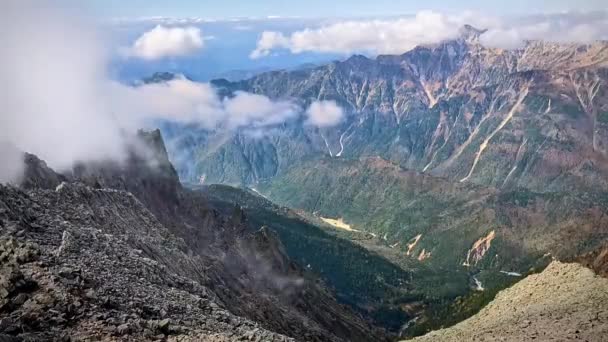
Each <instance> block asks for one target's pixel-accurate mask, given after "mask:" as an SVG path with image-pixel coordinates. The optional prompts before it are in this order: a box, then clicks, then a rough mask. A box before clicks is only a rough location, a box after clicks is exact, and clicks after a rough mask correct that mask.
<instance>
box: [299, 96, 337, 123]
mask: <svg viewBox="0 0 608 342" xmlns="http://www.w3.org/2000/svg"><path fill="white" fill-rule="evenodd" d="M306 115H307V116H308V119H307V123H308V124H310V125H313V126H317V127H331V126H335V125H337V124H339V123H340V122H341V121H342V119H343V118H344V110H342V108H341V107H340V106H338V104H337V103H336V102H335V101H315V102H313V103H312V104H311V105H310V107H308V110H307V111H306Z"/></svg>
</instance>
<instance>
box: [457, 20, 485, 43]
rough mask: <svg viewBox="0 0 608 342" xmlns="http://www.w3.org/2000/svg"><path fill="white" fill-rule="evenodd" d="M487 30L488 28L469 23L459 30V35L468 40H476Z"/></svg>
mask: <svg viewBox="0 0 608 342" xmlns="http://www.w3.org/2000/svg"><path fill="white" fill-rule="evenodd" d="M487 31H488V30H487V29H478V28H476V27H473V26H471V25H469V24H465V25H464V26H462V27H461V28H460V30H459V37H460V39H462V40H465V41H467V42H476V41H478V40H479V37H480V36H481V35H482V34H484V33H485V32H487Z"/></svg>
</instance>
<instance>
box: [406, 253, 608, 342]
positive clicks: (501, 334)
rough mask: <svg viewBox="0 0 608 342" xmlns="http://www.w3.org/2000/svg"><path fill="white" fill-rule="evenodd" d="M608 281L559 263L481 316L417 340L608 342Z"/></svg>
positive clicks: (507, 294)
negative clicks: (607, 340)
mask: <svg viewBox="0 0 608 342" xmlns="http://www.w3.org/2000/svg"><path fill="white" fill-rule="evenodd" d="M607 338H608V279H606V278H602V277H600V276H598V275H596V274H595V273H594V272H593V271H591V270H590V269H588V268H586V267H584V266H581V265H579V264H576V263H572V264H567V263H561V262H557V261H554V262H553V263H551V264H550V265H549V266H548V267H547V268H546V269H545V270H544V271H543V272H542V273H539V274H535V275H531V276H529V277H527V278H526V279H524V280H522V281H521V282H519V283H517V284H515V285H514V286H513V287H511V288H509V289H506V290H504V291H502V292H500V293H499V294H498V295H497V296H496V298H495V299H494V300H493V301H492V302H491V303H490V304H488V306H486V307H485V308H484V309H483V310H481V311H480V312H479V313H478V314H477V315H475V316H473V317H471V318H469V319H467V320H466V321H463V322H461V323H459V324H457V325H455V326H453V327H451V328H448V329H442V330H438V331H434V332H431V333H429V334H427V335H425V336H422V337H419V338H415V339H413V341H417V342H425V341H446V342H450V341H458V342H461V341H513V342H515V341H533V340H534V341H598V342H600V341H606V339H607Z"/></svg>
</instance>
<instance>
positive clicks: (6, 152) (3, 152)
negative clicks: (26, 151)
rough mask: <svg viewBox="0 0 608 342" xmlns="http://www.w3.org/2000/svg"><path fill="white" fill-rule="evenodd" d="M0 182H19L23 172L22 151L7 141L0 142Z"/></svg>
mask: <svg viewBox="0 0 608 342" xmlns="http://www.w3.org/2000/svg"><path fill="white" fill-rule="evenodd" d="M0 157H2V163H0V183H6V182H19V179H20V178H21V175H22V174H23V168H24V164H23V153H22V152H21V151H19V150H18V149H17V148H16V147H15V146H13V145H12V144H9V143H7V142H0Z"/></svg>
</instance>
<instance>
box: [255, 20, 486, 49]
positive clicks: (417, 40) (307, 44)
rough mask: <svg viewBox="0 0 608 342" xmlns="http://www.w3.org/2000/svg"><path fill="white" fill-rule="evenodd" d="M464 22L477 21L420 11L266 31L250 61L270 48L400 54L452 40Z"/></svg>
mask: <svg viewBox="0 0 608 342" xmlns="http://www.w3.org/2000/svg"><path fill="white" fill-rule="evenodd" d="M467 21H470V22H478V21H479V20H477V19H475V16H473V15H471V14H469V13H467V14H465V15H460V16H448V15H444V14H441V13H438V12H432V11H423V12H419V13H418V14H416V16H414V17H407V18H400V19H394V20H364V21H343V22H337V23H333V24H329V25H326V26H322V27H320V28H317V29H310V28H307V29H304V30H301V31H296V32H294V33H292V34H291V35H289V36H285V35H284V34H282V33H280V32H273V31H266V32H264V33H263V34H262V35H261V37H260V39H259V41H258V45H257V48H256V49H255V50H254V51H253V52H252V53H251V57H252V58H259V57H262V56H266V55H268V54H269V53H270V52H271V50H273V49H280V48H285V49H289V50H290V51H291V52H292V53H302V52H307V51H314V52H325V53H354V52H369V53H374V54H380V53H382V54H399V53H403V52H406V51H408V50H410V49H412V48H414V47H415V46H416V45H420V44H428V43H436V42H439V41H442V40H446V39H451V38H455V37H456V36H457V35H458V30H459V29H460V27H462V26H463V25H464V24H465V23H467Z"/></svg>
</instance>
